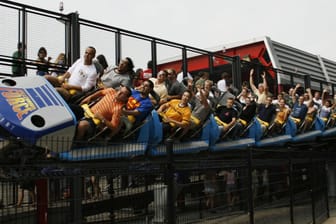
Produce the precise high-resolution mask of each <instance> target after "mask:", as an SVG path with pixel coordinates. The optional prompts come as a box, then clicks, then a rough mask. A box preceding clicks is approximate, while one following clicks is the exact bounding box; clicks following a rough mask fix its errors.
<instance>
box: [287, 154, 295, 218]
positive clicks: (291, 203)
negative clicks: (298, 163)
mask: <svg viewBox="0 0 336 224" xmlns="http://www.w3.org/2000/svg"><path fill="white" fill-rule="evenodd" d="M288 184H289V212H290V221H291V223H292V224H294V192H293V190H294V187H293V162H292V157H291V153H290V148H288Z"/></svg>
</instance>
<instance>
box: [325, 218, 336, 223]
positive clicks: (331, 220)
mask: <svg viewBox="0 0 336 224" xmlns="http://www.w3.org/2000/svg"><path fill="white" fill-rule="evenodd" d="M323 224H336V217H330V218H329V219H327V220H326V221H325V222H324V223H323Z"/></svg>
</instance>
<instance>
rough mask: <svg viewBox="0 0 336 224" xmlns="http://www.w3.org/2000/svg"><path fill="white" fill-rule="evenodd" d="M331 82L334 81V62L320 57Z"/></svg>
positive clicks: (335, 74)
mask: <svg viewBox="0 0 336 224" xmlns="http://www.w3.org/2000/svg"><path fill="white" fill-rule="evenodd" d="M322 61H323V64H324V67H325V69H326V70H327V73H328V75H329V78H330V81H331V82H336V62H334V61H331V60H328V59H325V58H322Z"/></svg>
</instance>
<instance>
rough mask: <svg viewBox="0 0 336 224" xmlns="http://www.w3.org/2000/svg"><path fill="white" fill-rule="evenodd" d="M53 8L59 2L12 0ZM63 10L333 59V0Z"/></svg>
mask: <svg viewBox="0 0 336 224" xmlns="http://www.w3.org/2000/svg"><path fill="white" fill-rule="evenodd" d="M17 2H20V3H23V4H28V5H32V6H37V7H41V8H44V9H48V10H51V11H58V10H59V2H60V0H17ZM63 3H64V11H63V13H70V12H74V11H78V13H79V15H80V17H81V18H84V19H88V20H95V21H98V22H101V23H105V24H109V25H111V26H115V27H119V28H123V29H128V30H132V31H135V32H139V33H143V34H147V35H151V36H156V37H160V38H162V39H166V40H170V41H174V42H178V43H183V44H186V45H190V46H194V47H198V48H211V47H214V46H221V45H225V44H229V43H234V42H239V41H245V40H250V39H253V38H255V37H261V36H269V37H270V38H271V39H272V40H274V41H278V42H280V43H283V44H287V45H290V46H292V47H295V48H299V49H301V50H304V51H308V52H310V53H313V54H318V55H321V56H322V57H324V58H328V59H331V60H334V61H336V49H335V40H336V13H335V9H336V7H335V6H336V1H335V0H321V1H316V0H282V1H275V0H254V1H251V0H245V1H244V0H241V1H235V0H230V1H229V0H165V1H164V0H97V1H89V0H63Z"/></svg>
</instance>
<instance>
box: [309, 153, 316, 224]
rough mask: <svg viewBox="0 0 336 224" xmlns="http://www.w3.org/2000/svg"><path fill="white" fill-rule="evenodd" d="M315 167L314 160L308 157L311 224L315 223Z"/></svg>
mask: <svg viewBox="0 0 336 224" xmlns="http://www.w3.org/2000/svg"><path fill="white" fill-rule="evenodd" d="M315 169H316V167H315V164H314V159H313V157H312V156H311V157H310V188H311V189H310V194H311V209H312V219H313V224H315V223H316V211H315V209H316V206H315V198H316V197H315V186H316V185H315V179H316V177H315V174H316V170H315Z"/></svg>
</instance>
